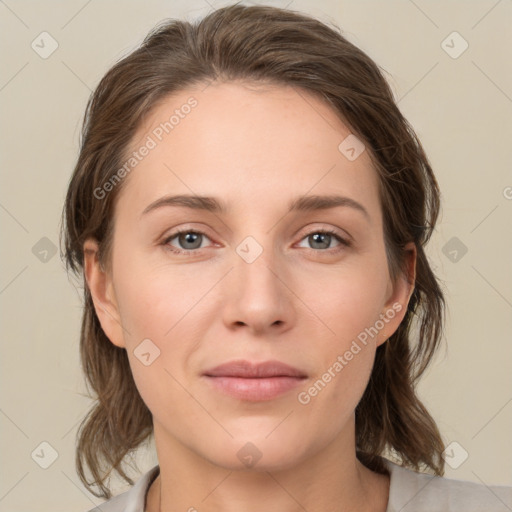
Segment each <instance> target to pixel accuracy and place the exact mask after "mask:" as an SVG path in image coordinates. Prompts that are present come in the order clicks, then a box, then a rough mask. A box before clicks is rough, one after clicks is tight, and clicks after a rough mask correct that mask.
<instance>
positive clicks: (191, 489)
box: [145, 423, 390, 512]
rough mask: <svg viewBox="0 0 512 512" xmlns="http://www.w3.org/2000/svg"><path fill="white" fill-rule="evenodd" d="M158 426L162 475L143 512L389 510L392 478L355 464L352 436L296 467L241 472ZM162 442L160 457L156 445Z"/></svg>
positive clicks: (340, 440) (373, 511)
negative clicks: (217, 462) (208, 457)
mask: <svg viewBox="0 0 512 512" xmlns="http://www.w3.org/2000/svg"><path fill="white" fill-rule="evenodd" d="M154 425H155V441H156V444H157V453H158V460H159V465H160V474H159V476H158V477H157V478H156V480H155V481H154V483H153V485H152V486H151V488H150V490H149V493H148V498H147V506H146V509H145V512H164V511H169V510H186V511H191V512H193V511H194V510H200V511H201V512H220V511H223V512H235V511H236V512H240V511H243V512H256V511H258V512H259V511H260V510H262V509H263V510H267V511H269V512H271V511H274V510H275V511H279V512H299V511H300V512H303V511H304V510H307V511H308V512H320V511H322V512H323V511H326V510H329V511H337V510H343V511H345V512H351V511H354V512H355V511H358V512H366V511H368V512H369V511H372V512H385V511H386V508H387V503H388V498H389V482H390V480H389V476H387V475H380V474H377V473H374V472H373V471H370V470H369V469H368V468H366V467H365V466H364V465H362V464H361V463H360V462H359V461H358V460H357V458H356V455H355V446H354V444H352V446H350V443H347V442H346V440H347V439H350V436H348V437H347V436H344V437H342V436H339V437H338V438H336V439H335V440H334V441H333V442H332V443H331V444H329V445H328V446H326V447H325V448H324V449H323V450H321V451H320V452H316V453H315V454H314V455H313V456H311V457H304V458H302V460H300V462H298V463H296V464H293V466H292V467H288V468H286V467H284V468H275V467H265V466H263V465H260V464H257V466H256V467H255V468H253V469H245V470H240V469H230V468H225V467H220V466H218V465H215V464H213V463H211V462H210V461H208V460H206V459H205V458H203V457H200V456H199V455H198V454H197V453H196V452H192V451H191V450H189V449H188V448H187V447H185V446H184V445H183V444H181V443H179V442H178V441H176V440H175V439H173V440H172V441H171V440H170V439H168V438H166V437H165V433H164V432H163V431H161V430H160V429H159V428H158V424H156V423H155V424H154ZM164 439H165V445H166V450H165V452H164V453H162V450H160V451H159V450H158V447H159V446H160V447H161V446H162V442H161V441H163V440H164ZM169 445H172V446H169ZM347 445H349V446H347ZM262 460H263V459H262ZM257 467H259V469H258V470H256V468H257Z"/></svg>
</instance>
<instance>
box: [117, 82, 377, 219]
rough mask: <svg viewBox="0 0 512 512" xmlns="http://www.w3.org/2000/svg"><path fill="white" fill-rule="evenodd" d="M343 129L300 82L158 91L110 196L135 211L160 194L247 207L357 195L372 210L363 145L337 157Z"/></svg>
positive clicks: (372, 178) (372, 177)
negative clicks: (118, 190) (122, 180)
mask: <svg viewBox="0 0 512 512" xmlns="http://www.w3.org/2000/svg"><path fill="white" fill-rule="evenodd" d="M349 136H350V137H353V136H354V135H353V134H351V130H350V128H349V127H348V126H347V125H346V124H345V123H344V122H343V121H342V120H341V119H340V117H339V116H338V115H337V114H336V113H335V112H334V110H333V109H332V108H331V107H330V106H329V105H328V104H327V103H325V102H324V101H322V100H321V99H319V98H318V97H316V96H314V95H312V94H311V93H309V92H307V91H305V90H303V89H300V88H297V87H291V86H284V85H268V84H264V85H263V84H256V83H247V82H244V83H234V82H227V83H212V84H210V85H207V84H201V85H196V86H194V87H190V88H187V89H184V90H181V91H179V92H177V93H174V94H173V95H171V96H169V97H167V98H165V99H164V100H163V101H161V102H160V103H159V104H158V105H157V106H156V107H155V108H154V109H153V111H152V112H151V115H149V116H148V117H147V118H146V119H145V121H144V123H143V124H142V125H141V126H140V127H139V129H138V131H137V133H136V136H135V137H134V138H133V141H132V143H131V145H130V150H129V154H132V152H138V153H141V151H140V149H141V148H142V147H143V146H146V147H148V148H150V149H149V150H146V151H144V153H145V156H143V157H140V154H139V156H138V159H135V158H132V160H133V162H132V163H133V164H134V166H133V167H132V168H131V171H130V172H129V175H128V177H127V181H128V183H126V184H125V185H126V187H125V189H124V190H123V193H122V194H121V195H122V196H126V197H125V198H124V199H123V197H121V199H120V202H123V201H124V202H129V204H130V205H131V206H135V205H137V206H140V207H142V209H143V208H144V207H145V206H147V204H149V203H150V202H151V201H154V200H155V199H158V197H160V196H163V195H165V194H170V193H187V194H198V195H207V196H217V197H219V196H221V197H222V198H223V199H224V202H225V203H227V204H228V205H229V204H233V203H238V204H239V205H243V206H245V207H246V208H247V207H248V206H249V205H250V204H251V203H253V202H255V201H257V202H259V204H261V205H267V206H268V204H267V203H272V204H275V205H279V204H282V205H283V206H284V205H285V204H288V203H289V201H290V200H291V199H293V198H294V197H296V196H299V195H305V194H307V193H308V192H310V193H312V194H322V193H340V194H343V195H347V196H351V197H353V198H354V199H356V200H363V198H366V199H365V202H366V205H367V208H368V209H369V210H371V209H372V208H373V209H374V210H375V208H378V203H379V200H378V183H377V175H376V172H375V171H374V169H373V167H372V164H371V160H370V158H369V155H368V152H367V151H363V152H362V153H361V154H360V156H359V157H357V158H356V159H350V158H347V154H346V153H344V152H343V151H342V149H343V147H344V146H343V144H344V142H343V141H346V140H352V139H347V137H349ZM356 141H357V139H356ZM340 144H341V145H342V146H340ZM340 148H341V149H340ZM356 149H360V148H356ZM128 156H129V155H128ZM349 156H350V155H349ZM139 209H140V208H139ZM378 213H379V212H377V211H374V214H375V215H378Z"/></svg>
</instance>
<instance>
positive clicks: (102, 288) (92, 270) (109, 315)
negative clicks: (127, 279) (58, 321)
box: [83, 238, 126, 348]
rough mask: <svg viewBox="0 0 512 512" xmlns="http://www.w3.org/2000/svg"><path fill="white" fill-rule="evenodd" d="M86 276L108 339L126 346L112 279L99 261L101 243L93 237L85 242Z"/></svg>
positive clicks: (118, 344)
mask: <svg viewBox="0 0 512 512" xmlns="http://www.w3.org/2000/svg"><path fill="white" fill-rule="evenodd" d="M83 251H84V278H85V281H86V285H87V287H88V288H89V291H90V293H91V297H92V300H93V303H94V310H95V311H96V315H97V317H98V319H99V321H100V324H101V327H102V329H103V331H104V332H105V334H106V336H107V337H108V339H109V340H110V341H111V342H112V343H113V344H114V345H116V346H118V347H121V348H125V346H126V345H125V341H124V337H123V329H122V326H121V318H120V316H119V310H118V307H117V302H116V298H115V293H114V287H113V284H112V279H111V277H110V275H109V274H108V272H106V271H105V270H104V269H103V268H102V266H101V264H100V261H99V258H98V255H99V244H98V242H97V241H96V240H94V239H93V238H88V239H87V240H86V241H85V242H84V246H83Z"/></svg>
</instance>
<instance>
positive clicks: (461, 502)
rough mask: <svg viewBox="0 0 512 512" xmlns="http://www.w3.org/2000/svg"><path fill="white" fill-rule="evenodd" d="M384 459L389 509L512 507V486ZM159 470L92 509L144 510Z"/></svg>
mask: <svg viewBox="0 0 512 512" xmlns="http://www.w3.org/2000/svg"><path fill="white" fill-rule="evenodd" d="M383 460H384V462H385V464H386V466H387V468H388V469H389V472H390V488H389V500H388V506H387V509H386V512H511V511H512V487H508V486H497V485H490V486H489V485H484V484H477V483H474V482H468V481H464V480H455V479H451V478H445V477H438V476H432V475H429V474H426V473H417V472H416V471H412V470H410V469H407V468H404V467H402V466H399V465H398V464H395V463H393V462H391V461H389V460H387V459H383ZM159 473H160V467H159V466H158V465H157V466H155V467H153V468H152V469H150V470H149V471H148V472H147V473H145V474H144V475H142V476H141V477H140V478H139V480H137V482H136V483H135V485H134V486H133V487H132V488H131V489H129V490H128V491H126V492H124V493H122V494H119V495H118V496H115V497H114V498H112V499H110V500H108V501H106V502H104V503H102V504H101V505H98V506H97V507H95V508H93V509H91V510H89V511H88V512H144V507H145V500H146V493H147V491H148V489H149V486H150V485H151V484H152V483H153V480H154V479H155V478H156V477H157V476H158V474H159Z"/></svg>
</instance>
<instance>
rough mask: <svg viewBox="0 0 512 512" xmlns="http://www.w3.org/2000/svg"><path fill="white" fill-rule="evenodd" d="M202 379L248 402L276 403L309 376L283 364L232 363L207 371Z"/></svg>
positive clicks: (220, 390) (241, 361)
mask: <svg viewBox="0 0 512 512" xmlns="http://www.w3.org/2000/svg"><path fill="white" fill-rule="evenodd" d="M202 376H203V377H204V378H205V379H206V380H207V382H208V383H209V384H210V385H211V386H212V388H213V389H215V390H216V391H218V392H221V393H223V394H226V395H229V396H232V397H234V398H238V399H239V400H247V401H253V402H257V401H264V400H272V399H274V398H277V397H278V396H281V395H283V394H285V393H287V392H289V391H291V390H292V389H294V388H295V387H297V386H299V385H300V384H302V383H303V382H304V380H305V379H307V374H306V373H305V372H303V371H301V370H299V369H297V368H294V367H293V366H289V365H287V364H284V363H281V362H280V361H265V362H263V363H251V362H249V361H243V360H238V361H231V362H229V363H225V364H222V365H220V366H216V367H215V368H212V369H210V370H207V371H205V372H204V373H203V374H202Z"/></svg>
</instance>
